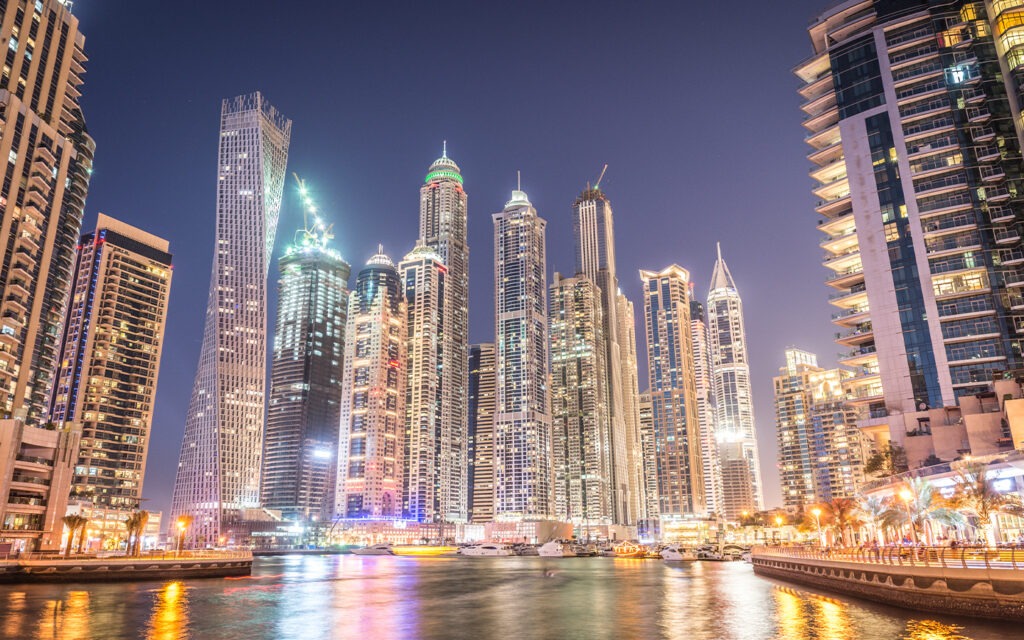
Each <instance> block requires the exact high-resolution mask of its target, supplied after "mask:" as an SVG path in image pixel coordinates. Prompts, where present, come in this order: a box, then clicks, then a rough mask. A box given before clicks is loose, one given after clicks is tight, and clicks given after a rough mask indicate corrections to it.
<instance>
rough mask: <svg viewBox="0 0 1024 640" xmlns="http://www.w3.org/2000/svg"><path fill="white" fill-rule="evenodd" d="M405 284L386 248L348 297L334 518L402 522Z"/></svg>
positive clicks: (405, 375)
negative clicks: (403, 285) (387, 254)
mask: <svg viewBox="0 0 1024 640" xmlns="http://www.w3.org/2000/svg"><path fill="white" fill-rule="evenodd" d="M402 289H403V287H402V279H401V276H399V274H398V271H397V270H396V269H395V265H394V263H393V262H392V261H391V259H390V258H388V257H387V256H386V255H384V250H383V247H382V248H381V249H380V250H379V251H378V253H377V254H376V255H375V256H373V257H372V258H370V260H369V262H367V263H366V266H365V267H363V269H362V270H361V271H360V272H359V275H358V276H357V277H356V286H355V290H354V291H352V293H351V294H350V295H349V303H348V321H347V325H346V328H345V357H344V365H345V373H344V376H343V378H342V394H341V429H340V432H339V436H338V477H337V486H336V488H335V504H334V513H335V515H337V516H339V517H341V518H352V519H401V518H402V517H403V499H402V481H403V470H402V465H403V461H404V460H403V458H404V455H405V420H406V416H405V385H406V378H407V364H408V358H407V355H406V352H407V348H408V342H409V341H408V330H407V328H406V318H407V315H406V313H407V311H406V304H405V299H404V296H403V293H402Z"/></svg>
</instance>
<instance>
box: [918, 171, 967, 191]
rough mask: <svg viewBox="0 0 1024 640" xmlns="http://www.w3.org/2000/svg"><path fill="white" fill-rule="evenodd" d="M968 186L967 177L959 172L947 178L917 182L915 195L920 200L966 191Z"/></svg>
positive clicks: (934, 178)
mask: <svg viewBox="0 0 1024 640" xmlns="http://www.w3.org/2000/svg"><path fill="white" fill-rule="evenodd" d="M952 168H959V167H952ZM915 177H916V176H915ZM967 186H968V185H967V176H966V175H965V174H964V173H963V172H958V173H954V174H952V175H947V176H945V177H932V178H927V179H917V180H915V182H914V195H915V196H917V197H918V198H927V197H929V196H937V195H939V194H942V193H948V192H951V191H959V190H962V189H966V188H967Z"/></svg>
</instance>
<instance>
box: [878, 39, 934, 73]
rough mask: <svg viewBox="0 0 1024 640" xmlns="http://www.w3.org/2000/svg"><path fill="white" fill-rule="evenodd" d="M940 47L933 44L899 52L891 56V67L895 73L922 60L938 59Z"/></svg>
mask: <svg viewBox="0 0 1024 640" xmlns="http://www.w3.org/2000/svg"><path fill="white" fill-rule="evenodd" d="M938 56H939V47H938V45H936V44H935V42H934V41H933V42H931V43H929V44H927V45H925V46H921V47H915V48H913V49H907V50H904V51H898V52H896V53H893V54H891V55H890V56H889V66H891V67H892V69H893V70H894V71H895V70H896V69H899V68H903V67H905V66H908V65H910V64H913V63H915V62H920V61H922V60H928V59H930V58H938Z"/></svg>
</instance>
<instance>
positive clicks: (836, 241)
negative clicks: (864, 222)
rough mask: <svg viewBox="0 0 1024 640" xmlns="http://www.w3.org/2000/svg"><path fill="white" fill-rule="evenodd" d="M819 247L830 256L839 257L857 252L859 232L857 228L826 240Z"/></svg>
mask: <svg viewBox="0 0 1024 640" xmlns="http://www.w3.org/2000/svg"><path fill="white" fill-rule="evenodd" d="M818 244H819V246H820V247H821V248H822V249H824V250H825V251H828V252H829V253H830V254H833V255H837V254H842V253H849V252H850V251H852V250H853V251H855V250H856V248H857V230H856V229H855V228H853V229H848V230H847V231H845V232H841V233H840V234H839V235H833V236H830V237H828V238H825V239H824V240H822V241H821V242H820V243H818Z"/></svg>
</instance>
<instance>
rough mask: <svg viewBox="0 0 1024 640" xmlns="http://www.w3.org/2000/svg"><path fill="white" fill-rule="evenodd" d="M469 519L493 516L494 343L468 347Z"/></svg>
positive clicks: (488, 518) (475, 519) (476, 521)
mask: <svg viewBox="0 0 1024 640" xmlns="http://www.w3.org/2000/svg"><path fill="white" fill-rule="evenodd" d="M468 449H469V498H470V521H471V522H474V523H484V522H490V521H491V520H493V519H494V343H493V342H484V343H481V344H474V345H472V346H471V347H470V349H469V447H468Z"/></svg>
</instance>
